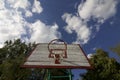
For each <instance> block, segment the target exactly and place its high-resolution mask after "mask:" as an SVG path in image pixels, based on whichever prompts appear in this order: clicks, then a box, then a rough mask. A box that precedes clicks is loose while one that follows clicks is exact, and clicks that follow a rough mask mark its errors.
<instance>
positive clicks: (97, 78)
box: [80, 49, 120, 80]
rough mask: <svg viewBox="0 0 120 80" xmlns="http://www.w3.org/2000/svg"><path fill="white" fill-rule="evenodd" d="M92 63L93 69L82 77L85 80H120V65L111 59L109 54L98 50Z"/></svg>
mask: <svg viewBox="0 0 120 80" xmlns="http://www.w3.org/2000/svg"><path fill="white" fill-rule="evenodd" d="M90 62H91V64H92V66H93V69H91V70H87V72H86V73H85V74H81V75H80V76H81V77H82V78H83V80H120V64H119V63H117V61H116V60H115V59H114V58H109V56H108V53H107V52H105V51H103V50H102V49H98V50H97V51H96V54H94V55H93V56H92V58H91V59H90Z"/></svg>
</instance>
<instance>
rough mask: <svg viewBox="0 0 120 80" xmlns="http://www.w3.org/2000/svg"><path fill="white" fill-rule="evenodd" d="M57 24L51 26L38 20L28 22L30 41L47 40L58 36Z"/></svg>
mask: <svg viewBox="0 0 120 80" xmlns="http://www.w3.org/2000/svg"><path fill="white" fill-rule="evenodd" d="M57 29H58V25H57V24H54V25H52V26H48V25H45V24H44V23H42V22H41V21H40V20H38V21H36V22H35V23H33V24H30V34H31V36H32V37H31V38H30V41H31V42H34V41H36V42H49V41H50V40H52V39H56V38H58V37H60V33H59V32H58V31H57Z"/></svg>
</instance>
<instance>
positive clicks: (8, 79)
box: [0, 39, 35, 80]
mask: <svg viewBox="0 0 120 80" xmlns="http://www.w3.org/2000/svg"><path fill="white" fill-rule="evenodd" d="M34 46H35V44H31V43H28V44H25V42H22V41H21V40H20V39H17V40H14V41H11V40H10V41H6V42H5V45H4V47H3V48H1V49H0V80H26V79H27V78H28V77H29V76H30V75H31V70H30V69H22V68H21V67H20V65H21V64H22V63H23V61H24V59H25V57H26V55H27V53H29V51H30V50H31V49H33V47H34Z"/></svg>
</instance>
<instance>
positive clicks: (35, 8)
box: [32, 0, 43, 13]
mask: <svg viewBox="0 0 120 80" xmlns="http://www.w3.org/2000/svg"><path fill="white" fill-rule="evenodd" d="M42 10H43V9H42V7H41V5H40V2H39V1H38V0H34V4H33V7H32V12H34V13H36V12H37V13H41V12H42Z"/></svg>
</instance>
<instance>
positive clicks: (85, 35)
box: [62, 13, 91, 44]
mask: <svg viewBox="0 0 120 80" xmlns="http://www.w3.org/2000/svg"><path fill="white" fill-rule="evenodd" d="M62 18H63V19H64V20H65V21H66V23H67V24H68V25H67V26H66V27H65V29H66V31H67V32H68V33H72V32H73V31H75V32H76V33H77V39H76V41H75V43H79V42H80V43H81V44H85V43H87V42H88V40H89V37H90V34H91V31H90V28H88V27H87V24H86V23H84V22H83V21H82V19H81V18H80V17H78V16H75V15H74V16H73V15H71V14H68V13H66V14H64V15H63V16H62Z"/></svg>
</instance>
